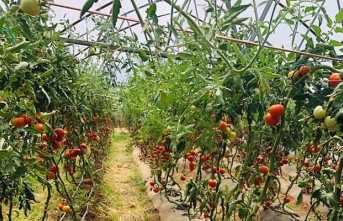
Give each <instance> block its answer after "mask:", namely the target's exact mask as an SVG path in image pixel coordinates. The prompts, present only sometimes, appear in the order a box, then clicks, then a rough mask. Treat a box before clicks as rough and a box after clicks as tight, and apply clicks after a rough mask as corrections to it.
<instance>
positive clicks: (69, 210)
mask: <svg viewBox="0 0 343 221" xmlns="http://www.w3.org/2000/svg"><path fill="white" fill-rule="evenodd" d="M63 212H65V213H70V212H71V208H70V206H64V207H63Z"/></svg>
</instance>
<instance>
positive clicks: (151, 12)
mask: <svg viewBox="0 0 343 221" xmlns="http://www.w3.org/2000/svg"><path fill="white" fill-rule="evenodd" d="M147 15H148V16H149V17H150V18H152V17H153V16H154V15H156V3H152V4H151V5H150V6H149V8H148V9H147Z"/></svg>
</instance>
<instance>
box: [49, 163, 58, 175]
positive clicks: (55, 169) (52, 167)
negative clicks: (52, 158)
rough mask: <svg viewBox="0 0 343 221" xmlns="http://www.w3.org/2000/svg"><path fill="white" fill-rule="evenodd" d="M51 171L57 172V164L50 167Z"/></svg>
mask: <svg viewBox="0 0 343 221" xmlns="http://www.w3.org/2000/svg"><path fill="white" fill-rule="evenodd" d="M50 171H51V172H53V173H57V166H56V165H55V164H54V165H52V166H51V167H50Z"/></svg>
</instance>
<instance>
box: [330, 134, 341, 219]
mask: <svg viewBox="0 0 343 221" xmlns="http://www.w3.org/2000/svg"><path fill="white" fill-rule="evenodd" d="M335 138H336V139H339V140H340V141H341V142H343V140H342V139H341V138H340V137H335ZM342 170H343V157H341V158H340V159H339V164H338V168H337V171H336V176H335V195H336V199H337V200H338V202H339V199H340V197H341V177H342ZM335 220H338V211H337V210H334V211H333V212H332V214H331V216H330V221H335Z"/></svg>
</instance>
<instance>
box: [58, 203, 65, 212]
mask: <svg viewBox="0 0 343 221" xmlns="http://www.w3.org/2000/svg"><path fill="white" fill-rule="evenodd" d="M63 207H64V205H63V204H62V203H59V204H58V209H59V210H60V211H63Z"/></svg>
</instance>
